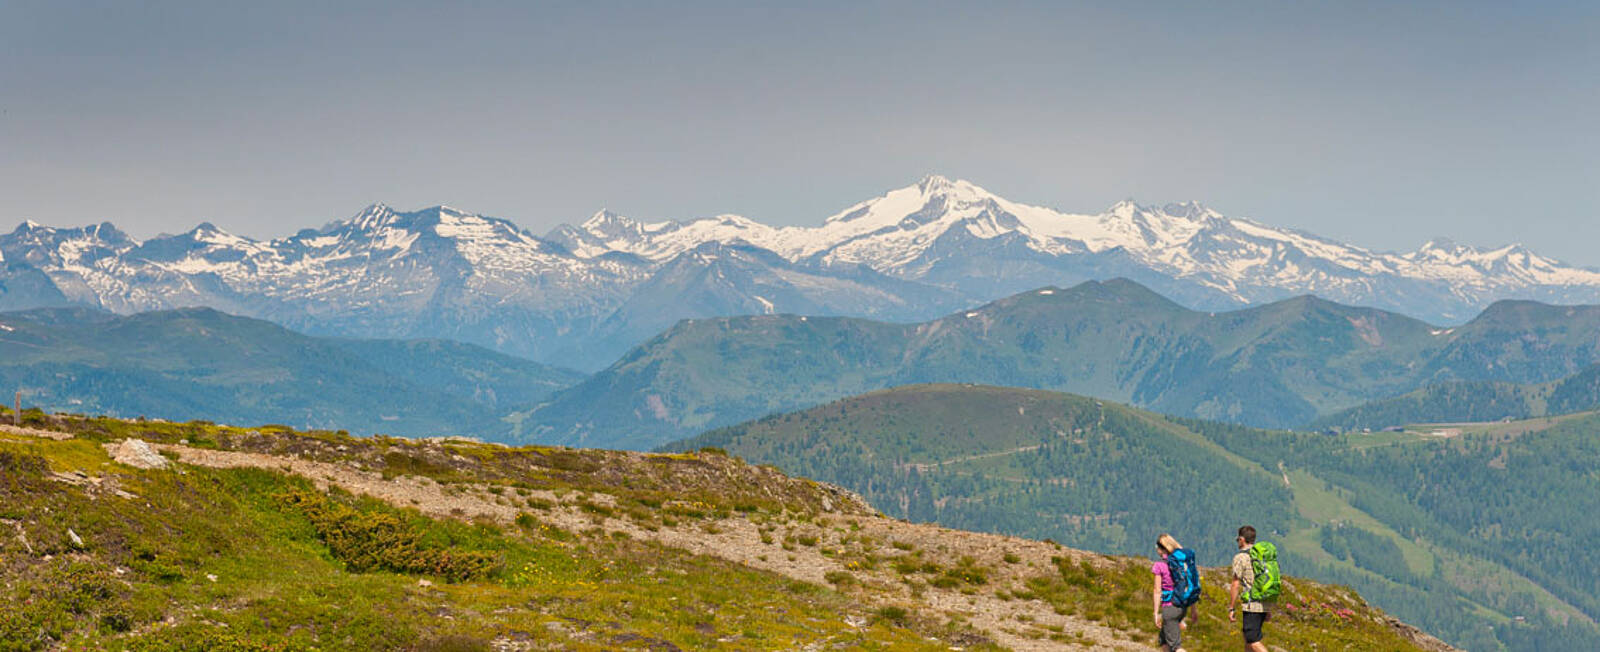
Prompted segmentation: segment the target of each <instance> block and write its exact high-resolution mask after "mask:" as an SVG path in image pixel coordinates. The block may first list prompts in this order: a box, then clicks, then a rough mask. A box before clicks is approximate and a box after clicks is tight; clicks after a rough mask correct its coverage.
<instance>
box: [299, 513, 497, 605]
mask: <svg viewBox="0 0 1600 652" xmlns="http://www.w3.org/2000/svg"><path fill="white" fill-rule="evenodd" d="M278 500H279V502H280V503H282V504H284V505H286V506H289V507H293V508H295V509H297V510H298V511H300V512H301V513H302V514H305V516H306V518H308V519H310V520H311V524H312V526H314V527H315V528H316V530H317V535H318V537H320V538H321V539H322V541H323V543H326V544H327V545H328V549H329V550H330V551H332V552H333V556H334V558H336V559H338V560H339V561H341V562H344V564H345V566H346V567H347V568H349V569H350V570H352V571H355V572H367V571H373V570H387V571H394V572H397V573H422V574H429V575H437V576H440V577H444V578H447V579H449V580H451V581H458V582H459V581H462V580H469V579H476V578H481V577H485V576H487V575H488V574H489V573H490V571H492V570H493V569H494V567H495V566H496V564H498V562H499V558H498V557H497V556H496V555H493V554H491V553H487V552H480V551H475V550H452V549H448V548H430V547H426V546H424V545H423V544H422V533H421V532H420V531H418V529H417V528H416V526H414V525H412V524H411V523H410V522H408V521H406V520H405V519H403V518H401V516H400V515H399V514H397V513H395V512H391V511H371V512H363V511H361V510H358V509H356V508H354V507H350V506H348V505H344V504H341V503H337V502H334V501H332V500H329V499H327V498H325V497H323V496H321V495H319V494H314V493H310V492H306V491H291V492H288V493H285V494H280V495H279V496H278Z"/></svg>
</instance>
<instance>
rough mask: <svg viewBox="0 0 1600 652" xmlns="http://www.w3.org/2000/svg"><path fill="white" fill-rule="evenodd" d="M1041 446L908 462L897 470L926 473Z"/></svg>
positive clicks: (1035, 445)
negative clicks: (945, 466)
mask: <svg viewBox="0 0 1600 652" xmlns="http://www.w3.org/2000/svg"><path fill="white" fill-rule="evenodd" d="M1041 448H1044V445H1043V444H1034V445H1032V446H1022V447H1019V448H1012V449H1008V450H1003V451H995V452H993V453H979V454H977V455H966V456H962V457H954V458H951V459H948V460H939V461H937V462H908V463H906V464H899V465H896V466H895V470H896V471H903V470H906V469H916V470H918V471H921V472H924V473H925V472H927V471H931V470H933V469H937V468H941V467H943V466H944V465H946V464H960V463H962V462H971V461H973V460H986V459H989V458H991V457H1005V456H1007V455H1016V454H1017V453H1031V452H1033V451H1036V450H1039V449H1041Z"/></svg>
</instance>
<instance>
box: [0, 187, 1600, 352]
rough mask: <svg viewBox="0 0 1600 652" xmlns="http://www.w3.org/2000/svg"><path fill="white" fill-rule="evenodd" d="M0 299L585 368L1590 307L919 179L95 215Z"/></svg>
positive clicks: (1532, 257) (1335, 249)
mask: <svg viewBox="0 0 1600 652" xmlns="http://www.w3.org/2000/svg"><path fill="white" fill-rule="evenodd" d="M0 259H3V262H4V265H5V266H4V268H3V271H0V309H8V310H16V309H26V308H32V307H46V306H61V305H79V306H85V307H94V308H100V309H105V310H110V311H113V312H118V313H123V314H128V313H134V312H140V311H148V310H161V309H170V308H177V307H192V306H207V307H212V308H216V309H218V310H223V311H226V312H229V313H233V314H239V315H244V316H249V317H255V318H260V319H267V320H270V321H274V322H277V323H279V324H282V325H285V326H288V327H291V328H294V329H297V330H300V331H303V332H306V333H310V334H313V335H337V336H351V337H368V338H370V337H378V338H446V339H454V340H460V341H464V342H469V343H473V344H478V345H481V346H485V347H488V348H491V349H495V350H497V351H501V352H505V353H511V354H515V355H520V356H523V357H528V358H532V359H534V360H538V361H541V362H546V363H551V364H556V365H560V366H566V367H571V368H577V369H584V370H596V369H600V368H602V367H604V366H605V365H607V364H609V363H611V362H612V361H614V360H615V359H616V358H617V357H618V356H620V355H622V354H623V353H624V352H626V351H627V350H628V349H630V348H631V347H633V346H635V345H637V344H639V343H640V342H642V341H644V340H645V339H646V338H648V337H650V336H651V335H653V334H654V333H656V332H659V331H660V330H661V329H664V328H666V327H668V326H671V325H672V324H674V323H676V322H677V321H679V320H681V319H699V318H708V317H723V316H734V315H746V314H780V313H796V314H808V315H814V316H846V317H865V318H871V319H876V320H883V321H898V322H914V321H922V320H927V319H932V318H935V317H937V316H940V315H943V314H947V313H949V312H951V311H955V310H958V309H961V308H965V307H969V306H975V305H979V304H982V303H985V302H988V301H993V300H995V299H998V298H1001V297H1004V296H1008V295H1011V294H1014V293H1017V292H1022V291H1025V290H1029V289H1033V288H1038V287H1045V286H1057V287H1065V286H1070V285H1075V284H1077V283H1080V282H1083V281H1087V280H1104V279H1110V278H1117V277H1123V278H1128V279H1132V280H1135V281H1138V282H1139V283H1142V284H1144V285H1146V286H1148V287H1150V288H1152V289H1154V290H1155V291H1157V292H1160V293H1161V294H1163V295H1165V296H1167V297H1170V298H1172V299H1173V300H1174V301H1176V302H1177V303H1179V304H1181V305H1183V306H1186V307H1189V308H1192V309H1197V310H1208V311H1216V310H1230V309H1235V308H1239V307H1243V306H1248V305H1259V304H1262V303H1266V302H1271V301H1277V300H1281V299H1285V298H1288V297H1292V296H1297V295H1302V294H1315V295H1317V296H1320V297H1323V298H1325V299H1329V300H1332V301H1338V302H1341V303H1347V304H1354V305H1367V306H1373V307H1377V308H1382V309H1385V310H1388V311H1391V312H1397V313H1400V314H1405V315H1410V316H1413V317H1416V318H1419V319H1423V320H1425V321H1430V322H1434V323H1439V324H1455V323H1460V322H1462V321H1464V320H1466V319H1468V318H1470V317H1471V316H1473V315H1475V314H1477V313H1478V312H1479V311H1481V310H1482V309H1484V308H1486V307H1487V306H1488V305H1489V304H1491V303H1493V302H1494V301H1496V300H1501V299H1508V298H1522V299H1531V300H1538V301H1543V302H1548V303H1600V272H1596V271H1594V270H1589V269H1583V268H1577V267H1573V266H1569V265H1564V264H1562V263H1560V262H1558V261H1555V260H1551V259H1549V258H1545V257H1542V256H1539V255H1537V254H1535V253H1533V252H1530V251H1528V250H1526V249H1525V248H1523V247H1520V246H1508V247H1502V248H1498V249H1492V250H1480V249H1475V248H1472V247H1466V246H1462V245H1456V244H1453V243H1450V242H1447V241H1435V242H1430V243H1427V244H1426V245H1424V246H1423V247H1421V248H1419V249H1418V250H1416V251H1413V252H1409V253H1404V254H1392V253H1381V252H1375V251H1371V250H1367V249H1364V248H1361V247H1358V246H1353V245H1347V244H1342V243H1338V242H1334V241H1332V240H1328V239H1326V238H1321V237H1318V236H1314V235H1311V234H1307V233H1303V232H1299V231H1294V230H1289V229H1281V228H1274V227H1270V226H1266V225H1263V224H1260V223H1257V222H1254V221H1250V220H1245V219H1239V218H1230V217H1225V216H1223V215H1222V214H1221V213H1219V212H1217V211H1215V210H1212V209H1209V208H1207V207H1204V206H1201V205H1199V204H1197V203H1192V202H1191V203H1181V204H1167V205H1164V206H1143V205H1139V204H1135V203H1134V202H1132V201H1125V202H1121V203H1118V204H1117V205H1115V206H1113V207H1111V208H1110V209H1109V210H1107V211H1105V212H1103V213H1099V214H1093V215H1087V214H1072V213H1064V212H1060V211H1056V210H1053V209H1049V208H1043V207H1039V206H1031V205H1027V204H1022V203H1017V202H1013V201H1010V200H1007V199H1005V198H1002V197H999V196H996V195H994V194H992V193H990V192H988V191H986V190H984V189H983V188H981V187H978V186H976V185H974V184H972V183H969V182H967V181H961V180H953V179H949V178H945V177H939V176H930V177H927V178H925V179H923V180H922V181H921V182H919V183H916V184H914V185H911V186H907V187H904V188H900V189H897V190H892V191H889V192H887V193H885V194H884V195H882V196H880V197H877V198H873V199H869V200H867V201H863V202H860V203H858V204H855V205H852V206H850V207H848V208H846V209H844V210H842V211H840V212H839V213H837V214H835V215H833V216H831V217H827V218H826V219H824V220H822V221H821V223H820V225H818V226H815V227H782V228H779V227H771V226H767V225H765V224H762V223H760V222H757V221H755V220H751V219H749V218H745V217H740V216H736V215H721V216H716V217H709V218H702V219H696V220H689V221H682V222H680V221H665V222H641V221H638V220H633V219H630V218H628V217H625V216H622V215H617V214H615V213H611V212H607V211H601V212H599V213H597V214H595V215H594V216H593V217H592V218H590V219H589V220H587V221H585V222H583V223H582V224H579V225H576V226H571V225H568V226H561V227H558V228H556V229H554V230H552V231H550V232H549V233H547V234H544V235H542V236H540V235H535V234H532V233H530V232H528V231H526V230H525V229H522V228H520V227H518V226H516V225H515V224H513V223H512V222H510V221H507V220H503V219H498V218H493V217H486V216H481V215H475V214H472V213H469V212H465V211H461V210H457V209H454V208H451V207H448V206H438V207H433V208H428V209H424V210H420V211H413V212H402V211H396V210H394V209H391V208H389V207H387V206H383V205H381V204H378V205H373V206H371V207H369V208H367V209H365V210H363V211H362V212H361V213H360V214H358V215H356V216H354V217H352V218H349V219H344V220H338V221H334V222H331V223H329V224H328V225H326V226H324V227H322V228H320V229H305V230H302V231H300V232H298V233H295V234H293V235H289V236H286V237H283V238H278V239H273V240H267V241H258V240H252V239H249V238H244V237H239V236H235V235H232V234H229V233H226V232H224V231H222V230H220V229H218V228H216V227H215V226H213V225H211V224H201V225H199V226H197V227H196V228H194V229H193V230H191V231H189V232H186V233H182V234H178V235H172V236H160V237H156V238H152V239H150V240H146V241H140V240H138V239H137V238H133V237H130V236H128V235H127V234H125V233H123V232H121V231H119V230H118V229H117V228H116V227H115V226H113V225H112V224H110V223H103V224H99V225H94V226H87V227H82V228H75V229H65V228H51V227H44V226H40V225H37V224H33V223H24V224H22V225H21V226H19V227H18V228H17V229H16V230H15V231H13V232H11V233H10V234H6V235H3V236H0Z"/></svg>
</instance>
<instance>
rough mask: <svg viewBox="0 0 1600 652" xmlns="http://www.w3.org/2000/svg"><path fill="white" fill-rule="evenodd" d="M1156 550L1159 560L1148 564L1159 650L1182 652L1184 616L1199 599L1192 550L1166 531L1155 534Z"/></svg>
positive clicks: (1197, 574)
mask: <svg viewBox="0 0 1600 652" xmlns="http://www.w3.org/2000/svg"><path fill="white" fill-rule="evenodd" d="M1156 552H1157V553H1159V554H1160V555H1161V560H1160V561H1157V562H1156V563H1154V564H1151V565H1150V572H1151V573H1152V574H1153V575H1155V582H1154V583H1153V584H1152V585H1151V589H1150V603H1151V605H1152V606H1153V607H1154V609H1155V621H1156V627H1157V628H1158V629H1160V630H1161V634H1160V641H1161V649H1162V650H1165V651H1166V652H1183V648H1182V647H1181V646H1180V644H1181V643H1182V641H1183V630H1184V628H1185V627H1188V624H1187V623H1185V622H1184V618H1185V617H1187V616H1188V615H1189V608H1190V607H1192V606H1194V603H1195V602H1197V601H1199V600H1200V573H1199V569H1198V568H1196V567H1195V563H1194V553H1191V552H1189V551H1188V550H1185V549H1184V548H1183V546H1181V545H1178V540H1177V539H1174V538H1173V537H1172V535H1170V534H1163V535H1161V536H1159V537H1156Z"/></svg>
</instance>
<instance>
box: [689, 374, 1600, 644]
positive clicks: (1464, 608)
mask: <svg viewBox="0 0 1600 652" xmlns="http://www.w3.org/2000/svg"><path fill="white" fill-rule="evenodd" d="M1577 419H1578V420H1577V421H1572V422H1570V423H1546V422H1539V423H1526V424H1501V426H1502V427H1501V429H1498V430H1493V431H1485V432H1467V433H1459V434H1458V435H1457V436H1456V437H1454V438H1443V437H1436V436H1424V435H1418V434H1413V433H1380V434H1375V435H1341V436H1329V435H1317V434H1307V433H1293V432H1278V431H1264V430H1257V429H1251V428H1246V427H1241V426H1233V425H1226V424H1218V423H1213V422H1206V421H1198V420H1186V419H1174V418H1168V417H1163V416H1160V415H1156V414H1152V413H1149V412H1145V411H1142V410H1137V409H1133V408H1128V407H1125V406H1121V405H1117V404H1114V403H1111V402H1106V401H1098V400H1095V399H1091V398H1085V397H1079V396H1072V395H1067V394H1059V393H1052V392H1044V391H1037V390H1021V389H1012V388H997V387H982V386H967V385H918V386H907V387H900V388H895V389H891V390H884V391H878V392H872V393H868V394H864V395H861V396H856V397H851V398H849V399H844V400H840V401H836V402H833V403H829V404H826V405H822V406H818V407H815V408H811V409H808V410H803V411H800V412H794V413H789V414H783V415H774V416H770V417H766V418H763V419H760V420H757V421H752V422H747V423H744V424H740V425H737V426H732V427H728V428H723V429H719V430H715V431H711V432H708V433H706V434H704V435H701V436H698V437H695V438H692V439H689V440H685V441H683V442H679V443H677V444H674V445H672V446H671V447H670V448H672V449H693V448H697V447H700V446H716V447H721V448H724V449H726V450H727V451H728V452H729V453H731V454H734V455H738V456H741V457H743V458H745V459H748V460H750V461H752V462H758V463H766V464H773V465H776V466H777V467H779V468H780V469H783V470H785V471H787V472H790V473H796V474H800V475H806V476H808V477H815V478H817V479H819V480H824V481H828V482H836V483H839V484H842V485H844V486H846V487H849V488H851V489H853V490H855V491H858V492H860V493H861V494H862V495H863V496H865V497H866V498H867V499H868V501H869V502H871V503H872V504H873V505H874V506H875V507H877V508H878V509H880V510H883V511H884V512H885V513H887V514H890V515H893V516H900V517H905V518H910V519H913V520H926V521H933V522H938V523H941V524H945V525H949V526H952V527H961V528H967V529H976V530H983V531H994V532H1004V533H1011V534H1019V535H1024V536H1030V537H1049V538H1052V539H1054V540H1057V541H1061V542H1064V543H1068V544H1069V545H1074V546H1082V547H1086V548H1089V549H1092V550H1099V551H1104V552H1118V553H1126V554H1147V553H1148V551H1149V548H1150V546H1151V542H1152V541H1154V539H1155V536H1156V535H1157V534H1159V533H1161V532H1172V533H1174V534H1175V535H1177V536H1178V538H1179V540H1180V541H1182V542H1184V544H1185V545H1187V546H1192V547H1194V548H1195V549H1196V550H1197V551H1199V552H1200V554H1201V558H1202V560H1203V561H1206V562H1207V563H1213V564H1216V563H1221V562H1222V561H1224V560H1226V558H1227V555H1228V553H1229V552H1230V543H1231V541H1232V538H1233V531H1234V528H1237V527H1238V526H1239V525H1240V524H1242V523H1246V522H1248V523H1250V524H1253V525H1255V526H1256V527H1258V528H1259V529H1261V531H1262V532H1263V533H1266V534H1265V535H1264V536H1267V537H1269V538H1271V539H1273V540H1275V541H1276V542H1278V543H1279V545H1280V546H1281V547H1282V550H1283V551H1284V563H1285V568H1286V569H1288V570H1287V571H1286V572H1290V573H1304V574H1306V575H1309V576H1311V577H1316V578H1319V579H1324V580H1329V581H1337V582H1341V583H1346V584H1350V585H1352V586H1354V587H1356V588H1357V589H1359V590H1360V591H1361V592H1362V593H1363V595H1366V596H1368V598H1369V599H1370V600H1372V601H1373V602H1374V603H1375V604H1377V605H1379V606H1381V607H1383V608H1385V609H1387V610H1390V611H1392V612H1394V613H1397V614H1400V615H1401V616H1402V617H1403V618H1406V619H1407V620H1409V621H1411V622H1416V623H1419V624H1421V625H1422V626H1423V627H1424V628H1426V629H1428V630H1429V631H1432V632H1435V633H1438V634H1440V635H1442V636H1444V637H1445V638H1447V639H1448V640H1451V641H1453V642H1456V643H1458V644H1461V645H1464V646H1466V647H1468V648H1470V649H1473V650H1499V649H1502V646H1505V647H1508V648H1509V649H1514V650H1543V649H1558V648H1562V647H1568V648H1570V647H1571V646H1573V645H1579V644H1581V643H1584V642H1586V641H1593V640H1600V638H1597V637H1600V629H1596V627H1595V624H1594V619H1595V618H1596V616H1600V602H1596V601H1595V600H1594V599H1593V597H1592V596H1594V595H1597V594H1600V580H1597V579H1596V578H1595V577H1594V576H1593V575H1592V574H1581V573H1580V574H1573V573H1564V572H1559V571H1556V570H1554V569H1562V568H1572V561H1571V560H1573V559H1579V558H1582V557H1583V555H1584V554H1585V546H1586V542H1588V541H1592V540H1595V537H1597V536H1600V530H1597V528H1600V522H1597V520H1596V519H1595V518H1594V514H1597V513H1600V503H1596V501H1597V500H1600V498H1597V497H1600V478H1597V477H1596V476H1595V475H1594V474H1593V473H1592V469H1591V468H1590V465H1589V464H1588V462H1587V460H1593V459H1597V458H1600V448H1597V447H1600V440H1596V439H1595V438H1594V437H1592V436H1591V435H1590V434H1589V433H1592V432H1593V431H1594V430H1596V429H1600V417H1586V418H1577ZM1586 429H1587V430H1586Z"/></svg>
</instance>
